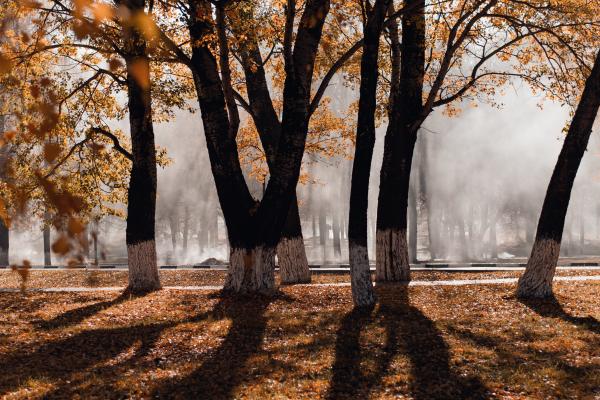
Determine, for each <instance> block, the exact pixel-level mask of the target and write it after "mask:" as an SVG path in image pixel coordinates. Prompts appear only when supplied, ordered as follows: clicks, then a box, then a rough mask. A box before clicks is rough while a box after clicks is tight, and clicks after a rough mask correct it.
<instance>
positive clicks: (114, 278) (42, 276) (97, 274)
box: [0, 269, 600, 288]
mask: <svg viewBox="0 0 600 400" xmlns="http://www.w3.org/2000/svg"><path fill="white" fill-rule="evenodd" d="M522 273H523V271H494V272H492V271H490V272H451V271H413V272H412V278H413V280H435V281H437V280H450V279H493V278H518V277H519V276H520V275H521V274H522ZM226 274H227V273H226V271H218V270H217V271H211V270H202V269H200V270H198V269H196V270H161V271H160V278H161V282H162V284H163V285H164V286H215V285H222V284H223V283H224V282H225V276H226ZM556 275H557V276H564V275H569V276H575V275H600V270H598V269H596V270H571V269H568V270H565V269H559V270H557V271H556ZM276 278H277V280H279V274H276ZM21 282H22V279H21V277H20V276H19V275H18V274H17V273H15V272H13V271H11V270H8V269H7V270H0V288H19V287H20V285H21ZM312 282H313V283H339V282H350V275H349V273H348V272H345V273H319V272H313V274H312ZM26 286H27V287H28V288H48V287H103V286H104V287H107V286H109V287H113V286H123V287H124V286H127V271H114V270H101V269H100V270H99V269H96V270H91V269H90V270H79V269H72V270H31V271H30V272H29V275H28V277H27V282H26Z"/></svg>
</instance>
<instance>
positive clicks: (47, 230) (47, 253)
mask: <svg viewBox="0 0 600 400" xmlns="http://www.w3.org/2000/svg"><path fill="white" fill-rule="evenodd" d="M42 236H43V237H44V265H52V253H51V251H50V227H49V226H44V230H43V231H42Z"/></svg>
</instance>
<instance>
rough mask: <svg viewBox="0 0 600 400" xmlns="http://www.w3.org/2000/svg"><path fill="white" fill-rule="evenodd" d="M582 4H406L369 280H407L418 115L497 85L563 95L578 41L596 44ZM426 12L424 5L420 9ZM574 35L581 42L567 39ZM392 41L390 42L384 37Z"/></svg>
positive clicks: (487, 94) (588, 7) (588, 9)
mask: <svg viewBox="0 0 600 400" xmlns="http://www.w3.org/2000/svg"><path fill="white" fill-rule="evenodd" d="M584 3H585V4H579V3H577V2H568V3H560V4H558V3H553V4H551V5H544V4H545V3H544V4H542V3H541V2H538V1H525V2H521V1H512V0H505V1H499V0H478V1H459V2H454V1H452V2H448V3H446V2H442V3H438V4H427V3H426V2H425V1H422V0H414V1H409V2H407V3H406V7H405V10H404V12H403V13H402V17H401V19H402V41H401V45H400V47H399V50H397V52H399V53H401V60H402V62H401V66H400V73H399V74H397V75H396V76H394V75H393V73H392V75H391V77H390V84H389V85H390V96H389V100H388V103H389V106H388V109H389V113H388V128H387V131H386V137H385V144H384V156H383V164H382V168H381V173H380V191H379V201H378V207H377V280H379V281H403V280H409V279H410V272H409V271H410V267H409V256H408V243H407V235H406V229H407V206H408V195H409V182H410V172H411V168H412V161H413V152H414V147H415V143H416V138H417V134H418V132H419V129H420V128H421V126H422V125H423V123H424V122H425V120H426V119H427V117H428V116H429V115H430V114H431V113H432V112H433V110H434V109H435V108H436V107H441V106H445V107H446V112H448V113H450V114H455V113H456V112H457V106H456V103H457V102H458V101H460V100H465V99H474V98H483V99H490V98H492V99H493V96H494V95H495V94H496V93H497V92H498V88H500V87H502V86H503V85H504V84H506V83H508V82H511V81H512V80H514V79H522V80H524V81H525V82H526V83H528V84H529V85H530V86H532V87H533V88H535V89H538V90H539V89H541V90H545V91H546V92H547V93H548V95H549V96H550V97H555V98H559V99H568V98H569V97H570V96H571V95H572V93H573V86H572V83H569V81H572V80H573V79H575V80H577V76H578V74H580V69H581V65H582V60H584V59H585V58H586V50H585V46H584V45H583V46H582V44H583V43H592V42H593V41H594V40H597V39H594V37H593V35H592V36H590V29H589V28H590V26H593V21H594V17H593V15H594V11H593V10H594V7H595V6H594V5H593V4H591V3H588V2H584ZM428 8H431V9H433V10H432V11H431V12H426V9H428ZM575 9H576V10H577V12H574V11H575ZM573 36H577V37H579V38H580V39H581V41H580V42H579V43H572V37H573ZM396 43H398V42H396ZM391 46H392V47H394V46H395V47H398V45H395V44H394V42H392V41H391ZM524 48H525V49H527V51H523V49H524ZM392 54H394V52H393V51H392ZM393 62H394V58H393V57H392V63H393ZM398 62H399V61H398ZM392 65H393V64H392ZM391 69H392V71H394V68H393V67H392V68H391Z"/></svg>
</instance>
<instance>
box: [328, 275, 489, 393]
mask: <svg viewBox="0 0 600 400" xmlns="http://www.w3.org/2000/svg"><path fill="white" fill-rule="evenodd" d="M377 295H378V298H379V300H380V303H381V304H380V306H379V308H378V310H377V312H376V315H373V311H372V310H365V309H355V310H352V311H351V312H349V313H348V314H346V316H345V317H344V318H343V320H342V323H341V325H340V329H339V330H338V332H337V341H336V347H335V357H336V358H335V363H334V365H333V376H332V380H331V386H330V389H329V392H328V395H327V397H328V398H329V399H339V398H347V399H354V398H367V397H368V396H369V394H370V392H371V390H372V389H373V388H374V387H377V386H379V385H380V384H381V380H382V378H383V377H384V376H385V375H386V374H387V373H388V371H389V369H390V364H391V362H392V361H393V359H394V357H395V356H396V355H397V354H398V353H399V352H401V353H403V354H406V355H407V356H408V358H409V359H410V364H411V371H410V374H411V380H410V391H411V393H412V395H413V396H414V398H415V399H448V398H460V399H480V398H486V397H488V390H487V389H486V387H485V386H484V385H483V383H482V382H481V381H480V380H479V379H478V378H477V377H471V378H470V379H464V378H463V377H461V376H459V375H457V374H456V372H455V371H453V370H452V369H451V367H450V354H449V348H448V345H447V344H446V342H445V341H444V339H443V336H442V334H441V332H440V331H439V330H438V329H437V328H436V326H435V323H434V322H433V321H431V320H430V319H429V318H427V317H426V316H425V315H424V314H423V313H422V312H421V311H420V310H419V309H418V308H416V307H413V306H411V304H410V302H409V297H408V288H407V287H406V286H398V285H389V286H388V285H386V286H383V285H379V286H378V287H377ZM375 318H379V319H380V321H381V324H382V326H383V327H384V335H385V340H384V343H383V347H382V348H381V352H380V354H377V356H376V357H375V359H374V364H375V368H373V369H372V370H370V371H369V372H368V373H363V370H362V369H361V358H362V357H369V356H372V354H371V355H369V354H364V352H363V351H361V346H360V340H359V339H360V334H361V331H363V330H365V329H368V325H369V323H372V322H374V319H375Z"/></svg>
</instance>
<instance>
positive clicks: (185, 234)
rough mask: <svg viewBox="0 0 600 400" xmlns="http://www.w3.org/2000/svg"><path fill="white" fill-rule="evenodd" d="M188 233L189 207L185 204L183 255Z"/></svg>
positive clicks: (186, 249) (186, 247)
mask: <svg viewBox="0 0 600 400" xmlns="http://www.w3.org/2000/svg"><path fill="white" fill-rule="evenodd" d="M189 234H190V208H189V206H188V205H185V206H184V208H183V255H184V256H186V255H187V251H188V236H189Z"/></svg>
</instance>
